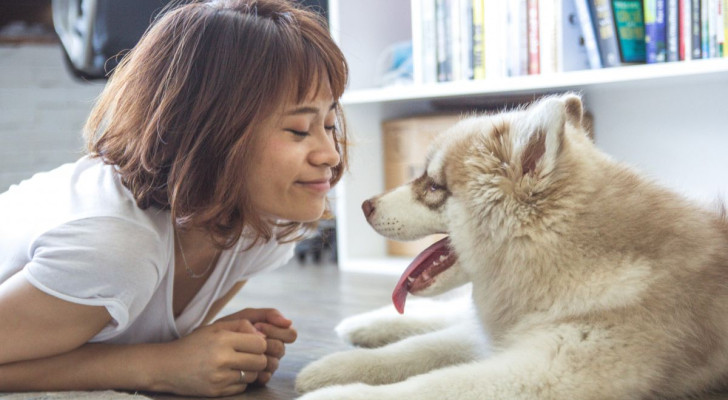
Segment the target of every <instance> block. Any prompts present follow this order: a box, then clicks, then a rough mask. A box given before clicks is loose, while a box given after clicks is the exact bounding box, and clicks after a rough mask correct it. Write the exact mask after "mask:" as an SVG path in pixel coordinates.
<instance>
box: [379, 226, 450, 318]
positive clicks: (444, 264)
mask: <svg viewBox="0 0 728 400" xmlns="http://www.w3.org/2000/svg"><path fill="white" fill-rule="evenodd" d="M455 261H457V256H456V255H455V253H454V252H452V251H450V238H444V239H441V240H438V241H437V242H435V243H434V244H432V245H431V246H430V247H428V248H426V249H425V250H424V251H423V252H422V253H420V254H418V255H417V257H415V259H414V260H413V261H412V263H411V264H410V265H409V266H408V267H407V269H406V270H405V271H404V273H403V274H402V277H400V278H399V282H397V286H395V287H394V292H392V302H393V303H394V308H396V309H397V311H398V312H399V313H400V314H402V313H404V302H405V300H406V299H407V294H408V293H417V292H419V291H421V290H423V289H426V288H428V287H429V286H430V285H432V283H434V282H435V277H437V275H439V274H440V273H442V272H443V271H445V270H446V269H448V268H450V267H452V265H453V264H455Z"/></svg>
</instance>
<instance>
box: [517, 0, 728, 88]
mask: <svg viewBox="0 0 728 400" xmlns="http://www.w3.org/2000/svg"><path fill="white" fill-rule="evenodd" d="M726 1H728V0H726ZM517 3H518V43H519V44H520V47H519V48H518V62H519V66H518V71H519V73H518V75H528V0H517Z"/></svg>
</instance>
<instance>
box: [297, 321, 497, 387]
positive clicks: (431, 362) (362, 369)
mask: <svg viewBox="0 0 728 400" xmlns="http://www.w3.org/2000/svg"><path fill="white" fill-rule="evenodd" d="M483 338H484V335H483V334H482V332H480V328H479V326H477V322H475V321H474V320H467V321H463V322H461V323H460V324H459V325H456V326H453V327H450V328H446V329H443V330H440V331H436V332H430V333H427V334H423V335H418V336H413V337H410V338H407V339H405V340H403V341H400V342H397V343H393V344H390V345H387V346H384V347H380V348H376V349H356V350H350V351H343V352H339V353H334V354H331V355H329V356H326V357H324V358H322V359H320V360H318V361H315V362H313V363H311V364H310V365H308V366H307V367H305V368H304V369H303V370H302V371H301V373H300V374H299V375H298V377H297V379H296V390H297V391H298V392H300V393H303V392H308V391H311V390H315V389H319V388H322V387H324V386H331V385H340V384H345V383H354V382H364V383H368V384H372V385H381V384H386V383H393V382H399V381H401V380H404V379H407V378H409V377H411V376H414V375H419V374H422V373H425V372H428V371H430V370H433V369H438V368H442V367H445V366H449V365H454V364H460V363H465V362H470V361H473V360H477V359H480V358H482V357H483V356H484V354H485V353H486V352H487V351H488V345H487V343H486V342H485V340H484V339H483Z"/></svg>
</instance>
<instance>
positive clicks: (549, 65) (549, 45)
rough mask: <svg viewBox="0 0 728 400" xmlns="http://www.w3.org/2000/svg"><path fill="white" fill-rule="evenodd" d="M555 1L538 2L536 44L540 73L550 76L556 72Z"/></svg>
mask: <svg viewBox="0 0 728 400" xmlns="http://www.w3.org/2000/svg"><path fill="white" fill-rule="evenodd" d="M555 3H556V1H554V0H546V1H539V2H538V31H539V32H538V35H539V38H538V43H539V47H540V48H539V51H538V52H539V56H540V57H541V61H540V67H539V69H540V73H541V75H543V74H551V73H554V72H556V27H555V24H556V15H555V13H554V8H555Z"/></svg>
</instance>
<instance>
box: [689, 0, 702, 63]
mask: <svg viewBox="0 0 728 400" xmlns="http://www.w3.org/2000/svg"><path fill="white" fill-rule="evenodd" d="M701 6H702V1H701V0H690V37H691V40H690V42H691V43H690V44H691V46H690V47H691V49H692V53H691V57H690V58H692V59H694V60H695V59H700V58H703V23H702V18H703V13H702V11H701Z"/></svg>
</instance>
